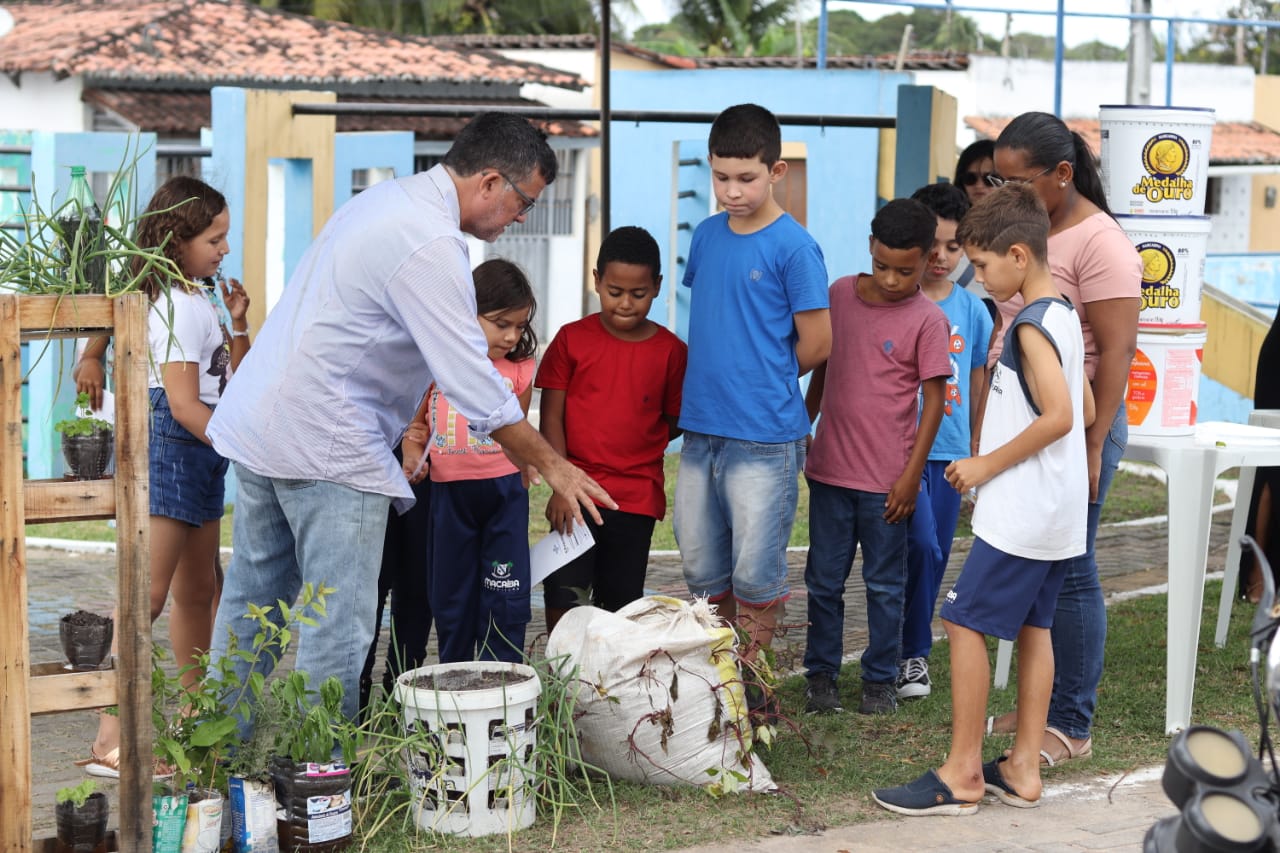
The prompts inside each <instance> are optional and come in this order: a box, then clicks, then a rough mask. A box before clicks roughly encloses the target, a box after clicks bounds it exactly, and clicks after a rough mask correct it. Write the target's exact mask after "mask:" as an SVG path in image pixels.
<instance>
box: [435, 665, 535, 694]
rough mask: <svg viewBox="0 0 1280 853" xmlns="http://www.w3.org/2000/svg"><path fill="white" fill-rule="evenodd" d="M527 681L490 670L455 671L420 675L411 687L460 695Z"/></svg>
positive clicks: (523, 678)
mask: <svg viewBox="0 0 1280 853" xmlns="http://www.w3.org/2000/svg"><path fill="white" fill-rule="evenodd" d="M528 680H529V679H528V678H526V677H522V676H519V675H516V674H515V673H511V672H501V671H495V670H491V669H456V670H453V671H451V672H441V673H437V674H435V675H431V674H426V675H420V676H418V677H417V678H415V679H414V680H413V686H414V687H416V688H418V689H419V690H439V691H442V692H449V693H462V692H465V691H467V690H490V689H492V688H494V687H505V686H507V685H508V684H522V683H523V682H525V681H528Z"/></svg>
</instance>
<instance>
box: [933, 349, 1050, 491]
mask: <svg viewBox="0 0 1280 853" xmlns="http://www.w3.org/2000/svg"><path fill="white" fill-rule="evenodd" d="M1016 331H1017V335H1018V346H1019V348H1020V349H1021V351H1022V369H1023V371H1024V372H1025V374H1026V380H1027V389H1028V390H1029V391H1030V393H1031V399H1032V402H1034V403H1035V404H1036V407H1037V408H1038V409H1039V410H1040V416H1039V417H1037V418H1036V419H1035V420H1034V421H1032V422H1031V423H1030V424H1029V425H1028V426H1027V428H1026V429H1024V430H1023V431H1022V432H1020V433H1018V434H1017V435H1015V436H1014V437H1013V439H1012V440H1010V441H1009V442H1008V443H1006V444H1004V445H1002V446H1000V447H998V448H996V449H995V450H993V451H991V452H990V453H986V454H983V455H982V456H974V457H970V458H969V459H960V460H957V461H955V462H952V463H951V464H950V465H948V466H947V472H946V477H947V482H949V483H951V485H952V486H954V487H955V489H956V491H959V492H962V493H963V492H967V491H969V490H970V489H973V488H976V487H978V486H981V485H982V484H983V483H985V482H987V481H988V480H990V479H991V478H992V477H994V476H995V475H996V474H999V473H1000V472H1001V471H1004V470H1006V469H1007V468H1011V467H1012V466H1014V465H1016V464H1018V463H1019V462H1021V461H1022V460H1024V459H1027V458H1028V457H1031V456H1034V455H1035V454H1036V453H1039V452H1040V451H1041V450H1043V449H1044V448H1046V447H1048V446H1049V445H1050V444H1052V443H1053V442H1055V441H1057V440H1058V439H1060V438H1062V437H1063V436H1064V435H1066V434H1067V433H1069V432H1070V431H1071V418H1072V414H1071V412H1072V407H1071V394H1070V392H1069V391H1068V390H1067V376H1066V374H1065V373H1064V372H1063V370H1062V365H1061V364H1059V362H1058V351H1057V350H1055V349H1054V348H1053V344H1052V343H1050V342H1049V339H1048V338H1047V337H1046V336H1045V335H1044V334H1043V333H1042V332H1041V331H1040V330H1039V329H1036V328H1035V327H1033V326H1030V325H1026V324H1024V325H1021V326H1018V327H1017V330H1016ZM1008 343H1009V342H1006V345H1008Z"/></svg>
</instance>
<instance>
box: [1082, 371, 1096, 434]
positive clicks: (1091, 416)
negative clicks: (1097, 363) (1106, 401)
mask: <svg viewBox="0 0 1280 853" xmlns="http://www.w3.org/2000/svg"><path fill="white" fill-rule="evenodd" d="M1097 419H1098V405H1097V402H1096V401H1095V400H1094V399H1093V383H1092V382H1090V381H1089V377H1088V376H1086V377H1085V378H1084V428H1085V429H1088V428H1089V427H1091V426H1093V422H1094V421H1095V420H1097Z"/></svg>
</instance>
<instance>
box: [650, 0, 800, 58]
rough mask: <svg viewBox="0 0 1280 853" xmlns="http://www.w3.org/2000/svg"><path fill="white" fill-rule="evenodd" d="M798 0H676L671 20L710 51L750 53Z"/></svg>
mask: <svg viewBox="0 0 1280 853" xmlns="http://www.w3.org/2000/svg"><path fill="white" fill-rule="evenodd" d="M797 2H798V0H768V2H762V0H679V4H678V5H679V11H678V13H677V14H676V17H675V18H674V19H673V20H672V23H674V24H676V25H677V26H678V27H679V28H680V29H681V30H682V31H683V32H685V33H687V34H688V35H689V36H691V37H692V39H693V40H694V41H696V42H697V43H698V44H699V45H703V46H704V48H705V51H706V53H707V54H709V55H713V56H714V55H722V56H724V55H727V56H751V55H752V54H753V53H755V51H756V47H757V46H758V45H759V44H760V41H761V40H762V39H763V38H764V35H765V33H767V32H768V31H769V28H770V27H772V26H774V25H776V24H780V23H782V22H783V21H785V20H789V19H790V18H791V16H792V11H793V9H794V8H795V6H796V4H797Z"/></svg>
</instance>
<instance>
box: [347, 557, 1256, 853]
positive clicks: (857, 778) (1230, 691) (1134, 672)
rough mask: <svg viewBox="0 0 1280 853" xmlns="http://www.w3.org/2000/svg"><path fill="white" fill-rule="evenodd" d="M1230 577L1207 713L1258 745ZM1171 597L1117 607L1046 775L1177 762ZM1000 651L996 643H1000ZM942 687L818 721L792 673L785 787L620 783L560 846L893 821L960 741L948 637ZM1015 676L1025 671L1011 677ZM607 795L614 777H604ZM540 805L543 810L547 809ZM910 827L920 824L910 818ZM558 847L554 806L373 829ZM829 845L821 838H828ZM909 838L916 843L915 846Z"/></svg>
mask: <svg viewBox="0 0 1280 853" xmlns="http://www.w3.org/2000/svg"><path fill="white" fill-rule="evenodd" d="M1218 583H1219V582H1216V581H1215V582H1210V583H1209V584H1208V585H1207V588H1206V591H1205V601H1206V603H1207V611H1206V613H1205V615H1204V618H1203V620H1202V631H1201V642H1200V655H1199V660H1198V666H1197V670H1196V701H1195V704H1194V707H1193V709H1192V718H1193V720H1194V721H1195V722H1196V723H1203V724H1207V725H1213V726H1218V727H1220V728H1224V729H1233V728H1234V729H1241V730H1242V731H1244V732H1245V735H1246V738H1248V739H1249V740H1250V741H1254V740H1255V739H1256V737H1257V724H1256V718H1255V715H1254V710H1253V704H1252V696H1251V692H1250V688H1249V669H1248V650H1247V643H1248V626H1249V622H1250V619H1251V618H1252V612H1251V610H1250V608H1247V607H1237V608H1235V612H1234V614H1233V618H1232V623H1231V632H1230V634H1229V638H1228V643H1227V646H1226V647H1225V648H1223V649H1218V648H1217V647H1216V646H1214V645H1213V642H1212V631H1213V624H1214V618H1213V616H1214V613H1215V612H1216V610H1215V608H1216V602H1217V594H1218V590H1219V586H1218ZM1166 606H1167V598H1166V597H1165V596H1163V595H1157V596H1150V597H1146V598H1141V599H1136V600H1130V601H1126V602H1122V603H1118V604H1116V605H1114V606H1112V607H1111V608H1110V611H1109V613H1110V619H1109V631H1108V635H1107V669H1106V672H1105V673H1104V676H1103V680H1102V684H1101V688H1100V690H1099V701H1098V715H1097V719H1096V721H1095V728H1094V757H1093V758H1092V759H1090V760H1089V761H1085V762H1079V763H1068V764H1064V765H1062V766H1060V767H1058V768H1054V769H1048V770H1046V771H1045V782H1046V786H1047V787H1050V788H1051V787H1052V786H1054V785H1055V784H1061V783H1063V782H1065V781H1068V780H1071V779H1077V778H1083V777H1086V776H1087V777H1096V776H1098V775H1102V774H1119V773H1124V772H1126V771H1131V770H1134V769H1136V768H1139V767H1146V766H1152V765H1157V764H1160V763H1162V762H1163V761H1164V755H1165V750H1166V749H1167V747H1168V742H1169V741H1168V737H1167V736H1166V735H1165V734H1164V731H1163V729H1164V669H1165V642H1164V637H1165V625H1166ZM992 648H993V649H994V645H993V646H992ZM930 674H931V675H932V677H933V684H934V691H933V695H932V696H931V697H930V698H929V699H925V700H920V701H914V702H907V703H904V704H903V705H902V706H901V708H900V710H899V711H898V713H897V714H896V715H894V716H892V717H863V716H860V715H859V714H856V713H853V712H851V711H846V712H845V713H843V714H838V715H833V716H826V717H805V716H803V715H802V714H800V713H799V711H800V709H801V708H802V707H803V704H804V699H803V692H804V682H803V679H801V678H800V677H798V676H797V677H793V678H790V679H788V680H787V681H786V682H785V683H784V685H783V690H782V701H783V710H784V712H785V713H788V714H791V715H793V716H792V720H793V723H792V724H791V725H792V726H794V728H792V727H790V726H787V725H784V726H781V727H780V731H779V733H778V738H777V741H776V742H775V744H774V746H773V748H772V749H770V750H766V751H764V752H763V757H764V760H765V763H766V764H767V766H768V767H769V770H770V772H771V773H772V775H773V778H774V780H775V781H776V782H777V783H778V784H779V785H780V786H781V788H782V790H783V792H784V795H783V796H761V795H756V796H752V795H731V796H725V797H721V798H718V799H715V798H712V797H711V796H710V795H708V794H707V793H706V792H704V791H702V790H701V789H693V788H659V787H643V786H639V785H632V784H625V783H623V784H616V785H615V791H616V807H610V806H609V804H608V803H607V802H606V803H605V804H604V808H603V809H600V810H596V809H595V808H589V809H586V810H585V811H584V812H583V813H582V814H581V815H578V814H571V815H569V816H568V817H566V818H565V819H564V820H562V821H561V823H560V826H559V827H558V830H557V836H556V838H555V842H554V847H555V848H557V849H563V850H575V851H577V850H583V851H585V850H614V849H618V850H663V849H671V848H677V847H684V846H691V845H695V844H702V843H709V842H712V841H715V842H718V843H722V844H723V843H727V842H729V841H730V839H750V838H752V837H759V836H768V835H776V834H782V835H791V834H798V833H799V834H803V833H810V832H815V831H818V830H820V829H822V828H824V827H827V826H836V825H848V824H856V823H860V822H864V821H867V820H879V819H883V818H886V817H888V816H889V815H888V813H887V812H885V811H883V810H881V809H879V808H878V807H877V806H875V804H874V803H873V802H872V800H871V798H870V791H871V789H872V788H876V787H880V786H884V785H893V784H900V783H902V782H906V781H909V780H911V779H914V778H915V777H916V776H918V775H919V774H920V773H921V772H923V770H924V769H925V768H928V767H931V766H937V764H939V763H940V762H941V760H942V758H943V755H944V754H945V752H946V750H947V748H948V744H949V730H948V726H949V725H950V719H951V709H950V704H949V696H950V667H949V665H948V660H947V644H946V643H945V642H942V643H939V644H938V645H936V646H935V649H934V653H933V656H932V658H931V660H930ZM1011 682H1012V679H1011ZM857 683H858V667H857V665H856V664H850V665H846V666H845V668H844V671H843V673H842V674H841V677H840V685H841V692H842V696H843V699H844V705H845V707H846V708H852V707H856V689H855V688H854V687H853V685H855V684H857ZM1014 691H1015V688H1014V687H1013V686H1012V685H1011V686H1010V687H1009V688H1007V689H1005V690H1000V691H994V692H993V693H992V696H991V700H990V703H989V708H990V710H991V711H992V712H993V713H996V712H1001V711H1004V710H1007V709H1009V708H1012V707H1013V704H1014V695H1015V692H1014ZM1011 740H1012V738H1011V736H1005V737H997V738H992V739H991V740H990V742H989V743H988V745H987V748H986V750H985V754H986V755H987V756H991V755H995V754H996V753H997V752H998V750H1001V749H1004V748H1005V747H1007V746H1008V745H1009V744H1010V743H1011ZM596 788H597V793H599V791H600V789H601V786H596ZM539 808H540V809H542V808H543V807H542V806H541V805H540V806H539ZM903 826H904V831H905V830H906V827H907V824H906V823H904V824H903ZM509 842H510V843H512V844H513V845H514V848H513V849H521V850H546V849H551V848H552V847H553V841H552V830H551V821H550V820H549V819H548V818H547V816H546V815H545V813H540V814H539V819H538V821H537V822H536V823H535V824H534V826H533V827H531V828H530V829H528V830H524V831H522V832H520V833H519V834H518V835H516V836H514V838H512V839H508V838H506V837H505V836H492V837H489V838H482V839H461V838H452V837H439V838H431V837H429V836H419V835H418V834H417V832H416V831H415V830H414V829H413V828H412V827H411V826H410V827H409V828H407V829H406V828H404V827H394V826H387V827H384V828H382V829H381V830H379V831H378V832H377V833H376V835H375V836H374V837H371V838H366V839H365V843H366V847H365V849H368V850H376V851H408V850H420V849H424V845H425V846H429V847H430V848H432V849H444V850H467V851H494V853H496V851H502V850H508V849H512V848H508V843H509ZM815 844H817V842H815ZM908 846H909V845H908Z"/></svg>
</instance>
